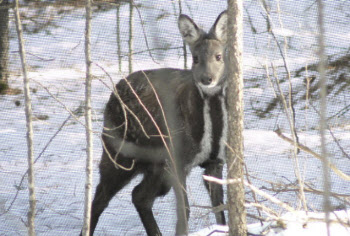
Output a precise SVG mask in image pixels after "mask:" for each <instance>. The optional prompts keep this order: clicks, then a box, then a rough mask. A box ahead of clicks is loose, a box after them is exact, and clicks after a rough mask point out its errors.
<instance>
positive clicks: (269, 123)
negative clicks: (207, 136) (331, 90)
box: [0, 0, 350, 236]
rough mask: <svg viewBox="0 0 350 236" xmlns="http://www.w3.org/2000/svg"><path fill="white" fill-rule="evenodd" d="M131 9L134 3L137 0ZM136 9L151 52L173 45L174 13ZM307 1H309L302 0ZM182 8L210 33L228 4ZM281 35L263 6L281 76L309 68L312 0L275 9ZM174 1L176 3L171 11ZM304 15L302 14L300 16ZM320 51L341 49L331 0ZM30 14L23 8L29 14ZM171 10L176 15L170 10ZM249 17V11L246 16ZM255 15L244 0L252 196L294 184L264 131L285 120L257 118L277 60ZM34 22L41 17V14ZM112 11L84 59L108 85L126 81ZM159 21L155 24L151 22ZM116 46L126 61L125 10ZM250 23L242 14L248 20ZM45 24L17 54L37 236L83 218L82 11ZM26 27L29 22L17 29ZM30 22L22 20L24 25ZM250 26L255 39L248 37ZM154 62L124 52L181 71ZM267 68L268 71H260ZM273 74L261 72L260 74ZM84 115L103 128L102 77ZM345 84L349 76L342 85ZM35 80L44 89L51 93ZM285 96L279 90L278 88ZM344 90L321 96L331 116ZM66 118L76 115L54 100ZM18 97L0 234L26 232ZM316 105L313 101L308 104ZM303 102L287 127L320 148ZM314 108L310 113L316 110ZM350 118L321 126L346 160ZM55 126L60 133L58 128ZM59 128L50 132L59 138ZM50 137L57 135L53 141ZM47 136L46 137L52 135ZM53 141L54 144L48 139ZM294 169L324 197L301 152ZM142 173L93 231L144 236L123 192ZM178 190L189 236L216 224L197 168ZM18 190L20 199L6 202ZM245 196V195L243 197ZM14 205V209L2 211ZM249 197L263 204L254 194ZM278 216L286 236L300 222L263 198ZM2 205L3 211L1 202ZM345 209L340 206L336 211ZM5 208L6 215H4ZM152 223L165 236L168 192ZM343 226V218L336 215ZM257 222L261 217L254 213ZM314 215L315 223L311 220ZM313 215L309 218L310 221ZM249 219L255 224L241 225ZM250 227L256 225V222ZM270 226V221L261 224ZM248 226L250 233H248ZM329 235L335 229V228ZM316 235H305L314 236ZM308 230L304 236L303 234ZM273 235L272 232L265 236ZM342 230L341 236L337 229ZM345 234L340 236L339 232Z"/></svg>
mask: <svg viewBox="0 0 350 236" xmlns="http://www.w3.org/2000/svg"><path fill="white" fill-rule="evenodd" d="M138 2H141V1H138ZM142 2H143V4H144V5H146V6H147V7H143V8H141V9H140V11H141V14H142V19H143V21H144V22H145V24H144V29H145V32H146V36H147V38H148V41H149V44H150V48H155V47H157V48H158V47H171V48H177V47H181V45H182V41H181V39H180V35H179V33H178V30H177V26H176V17H175V16H174V15H172V14H173V12H174V10H173V5H172V4H170V3H169V1H165V0H162V1H157V2H153V1H149V2H147V3H146V2H144V1H142ZM312 2H313V1H312ZM184 3H185V4H183V5H184V12H185V13H186V14H188V15H190V16H191V17H193V18H194V19H195V21H196V22H197V23H199V24H200V25H201V26H203V27H204V28H205V29H208V28H209V27H210V26H211V25H212V24H213V22H214V20H215V19H216V17H217V15H218V14H219V13H220V12H221V11H222V10H224V9H225V8H226V4H225V1H184ZM280 3H281V10H282V13H283V14H282V21H283V23H284V25H283V27H282V26H281V25H280V24H279V22H278V15H277V14H276V13H275V12H276V9H277V8H276V1H269V4H270V7H271V9H272V13H271V14H272V18H273V20H274V21H273V22H274V26H273V27H274V29H275V31H274V32H275V34H276V35H277V36H278V38H279V39H280V40H281V43H283V42H282V39H283V38H282V36H286V37H287V39H288V43H289V44H288V46H289V49H288V62H289V64H290V68H291V70H297V69H299V68H300V67H303V66H306V65H309V64H312V63H314V62H315V61H316V57H315V50H316V48H317V47H316V46H317V45H316V41H315V31H316V29H317V27H316V25H315V22H316V18H315V16H316V8H315V7H316V6H315V4H313V3H311V1H307V0H304V1H298V4H296V2H295V1H289V0H284V1H280ZM176 7H177V5H176V6H175V8H176ZM305 9H308V10H305ZM325 10H326V32H327V45H328V46H327V53H328V54H329V55H336V57H337V56H339V57H340V56H341V55H344V54H345V53H346V51H347V50H348V48H349V39H350V28H349V27H348V26H349V23H350V22H349V21H350V17H349V16H347V14H348V12H349V10H350V3H349V1H334V2H328V1H327V4H326V9H325ZM27 12H29V13H30V11H27ZM177 12H178V10H177ZM248 13H249V14H248ZM262 13H264V11H263V9H262V8H261V6H260V4H259V3H257V1H245V19H244V20H245V36H244V44H245V45H244V47H245V48H244V50H245V52H244V69H245V72H244V73H245V87H246V90H245V94H244V96H245V98H244V99H245V127H246V129H245V131H244V138H245V158H246V164H247V168H248V172H249V174H250V176H251V181H252V183H253V184H254V185H255V186H257V187H259V188H262V189H265V190H266V189H269V188H272V187H276V185H272V184H270V183H278V184H280V185H282V184H285V185H293V184H295V183H296V177H295V173H294V167H295V161H294V159H293V158H292V147H291V146H290V145H289V144H287V143H286V142H285V141H283V140H281V139H280V138H279V137H278V136H277V135H276V134H275V133H274V132H273V130H274V129H275V128H277V126H278V127H280V128H281V129H282V130H283V131H284V133H285V134H286V135H288V134H289V128H288V122H287V120H286V118H285V115H284V114H283V112H282V111H281V110H280V109H274V110H272V111H271V112H270V113H269V114H267V116H266V117H264V118H261V117H259V116H258V115H257V114H258V113H257V112H256V111H257V110H259V109H263V108H264V107H265V106H266V105H267V104H268V103H269V102H270V101H271V100H272V99H273V97H274V95H273V91H272V88H271V86H270V85H269V82H268V80H267V79H266V73H265V69H264V65H265V63H268V65H270V64H271V62H273V63H274V64H275V65H276V66H277V69H278V73H279V76H280V79H282V78H283V77H284V76H285V72H284V69H283V68H281V67H280V65H281V64H282V59H281V56H280V54H279V52H278V50H277V48H276V45H275V42H274V41H273V39H272V37H271V36H269V35H268V34H267V33H266V20H265V19H264V17H263V14H262ZM43 14H44V13H43ZM115 14H116V13H115V10H108V11H100V12H95V13H94V18H93V35H92V42H93V43H92V53H93V61H94V62H95V63H97V64H99V65H101V66H102V67H103V68H105V69H106V70H107V71H108V73H110V75H111V76H112V78H113V80H114V83H116V82H117V81H118V80H119V79H120V78H122V76H124V75H126V74H127V57H123V72H122V73H119V72H118V69H117V68H118V61H117V49H116V48H117V47H116V35H115ZM162 14H164V15H165V16H166V17H165V18H163V19H162V20H157V21H156V20H155V17H157V16H161V15H162ZM121 15H122V16H123V18H122V21H121V24H122V26H121V29H122V34H121V38H122V48H123V52H124V54H126V53H127V50H126V48H127V38H128V26H127V24H128V20H127V19H128V8H127V7H126V6H123V7H122V8H121ZM248 15H249V16H248ZM56 17H57V18H54V19H53V21H54V23H56V25H57V26H58V27H49V28H48V29H47V30H46V31H42V32H40V33H36V34H26V35H25V39H26V50H27V52H28V56H27V57H28V63H29V66H30V68H29V77H30V78H31V79H32V82H31V88H32V100H33V101H32V102H33V112H34V116H35V117H36V119H35V121H34V135H35V136H34V144H35V156H36V157H38V156H39V155H40V154H41V152H42V151H43V149H44V148H45V146H46V145H47V144H48V142H50V145H49V146H48V147H47V148H46V149H45V152H43V153H42V154H41V156H40V158H39V159H38V161H37V162H36V164H35V172H36V175H35V181H36V197H37V201H38V202H37V215H36V230H37V234H38V235H77V234H78V232H80V229H81V227H82V222H83V219H82V217H83V201H84V181H85V173H84V171H85V170H84V169H85V156H86V153H85V145H86V144H85V129H84V127H83V126H82V125H81V124H80V123H79V122H84V117H83V108H82V106H83V101H84V77H85V65H84V63H85V62H84V38H83V32H84V24H85V19H84V9H78V10H72V11H71V12H67V13H66V14H65V15H63V16H62V15H57V16H56ZM135 21H136V22H135V40H134V42H135V46H134V48H135V52H140V51H144V50H146V45H145V38H144V35H143V33H142V32H143V30H142V27H141V24H140V22H141V20H140V18H139V17H138V15H137V14H136V13H135ZM27 23H28V22H27ZM29 23H30V22H29ZM11 25H12V29H11V46H10V47H11V49H10V51H11V55H10V57H11V61H10V66H11V77H10V84H11V86H13V87H16V88H21V87H22V82H21V80H22V77H21V71H20V64H19V57H18V54H17V51H18V46H17V41H16V37H15V30H14V27H13V22H12V24H11ZM253 28H255V29H256V30H257V33H253ZM152 52H153V53H154V54H153V56H154V60H152V59H151V58H150V56H149V53H148V52H145V53H139V54H135V55H134V70H138V69H150V68H159V67H176V68H182V67H183V57H182V56H180V55H181V49H172V50H168V51H166V52H165V53H164V52H163V51H152ZM270 70H272V69H270ZM270 73H271V71H270ZM93 74H94V76H95V78H96V79H95V80H94V81H93V85H92V86H93V108H94V109H93V110H94V113H93V116H94V122H93V123H94V124H93V125H94V130H96V132H100V131H101V130H102V127H101V125H102V111H103V109H104V104H105V103H106V101H107V99H108V97H109V95H110V89H109V88H108V87H106V86H105V85H104V84H103V83H102V82H101V81H100V80H103V81H104V82H106V83H107V84H109V85H110V86H112V83H111V82H110V81H109V78H108V77H107V76H106V75H105V74H104V72H103V71H102V70H101V69H99V68H98V67H97V66H96V65H94V66H93ZM303 78H304V77H302V76H299V77H295V78H294V77H293V84H294V86H295V89H296V91H302V90H303V89H304V90H305V85H304V84H303ZM347 78H348V79H349V77H347ZM36 81H38V82H40V83H42V84H43V85H44V86H45V87H46V88H47V89H48V90H49V91H50V93H51V94H49V93H48V92H47V90H46V89H44V88H43V87H42V86H40V85H39V84H38V83H36ZM281 86H282V87H283V88H287V83H282V84H281ZM349 94H350V93H349V89H345V90H343V91H341V92H339V93H338V94H333V95H334V96H332V97H331V98H330V99H329V107H328V109H329V117H332V116H333V115H334V114H337V113H338V112H339V111H340V110H341V109H343V108H344V107H346V106H348V105H349V101H350V95H349ZM53 97H55V98H57V99H59V101H60V102H61V103H62V104H64V105H65V106H66V107H67V108H68V109H70V110H72V111H74V114H75V115H76V118H77V119H78V120H79V121H77V120H75V119H74V118H72V117H70V118H69V119H68V121H66V120H67V118H68V117H69V113H68V112H67V111H66V109H65V108H64V107H63V106H62V104H61V103H59V102H57V100H56V99H54V98H53ZM23 101H24V98H23V94H19V95H6V96H2V95H1V96H0V235H26V225H25V222H26V214H27V210H28V191H27V183H26V181H27V180H26V178H25V180H24V182H23V185H21V186H20V185H19V184H20V180H21V178H22V176H23V175H24V174H25V171H26V168H27V159H26V155H27V152H26V140H25V133H26V130H25V116H24V109H23V106H24V105H23ZM315 105H316V104H315ZM304 107H305V106H304V105H303V104H300V103H298V104H297V106H296V120H297V127H298V133H299V138H300V142H301V143H302V144H304V145H306V146H308V147H310V148H311V149H313V150H315V151H319V150H320V142H319V134H318V117H317V114H316V112H314V111H313V110H312V108H309V109H305V108H304ZM316 107H317V105H316ZM349 120H350V112H345V113H344V114H343V115H342V116H339V117H337V116H336V117H335V118H333V119H331V120H330V124H331V126H332V131H333V133H334V136H335V137H336V138H337V141H338V142H339V144H340V145H341V147H342V148H343V149H344V150H345V152H347V154H348V155H349V153H350V132H349V130H350V123H349ZM64 122H66V123H65V125H64V127H62V128H61V125H62V124H63V123H64ZM57 132H58V133H57ZM55 133H57V135H55ZM54 135H55V136H54ZM51 139H52V140H51ZM327 140H328V144H327V148H328V150H329V153H330V158H331V160H332V162H333V163H334V164H335V165H336V166H337V167H338V168H339V169H341V170H342V171H343V172H345V173H346V174H348V175H350V168H349V167H350V160H349V159H347V158H346V157H345V155H344V154H342V152H341V150H340V149H339V147H338V146H337V145H336V143H335V142H334V140H333V139H332V137H331V135H330V134H327ZM94 153H95V159H94V185H96V184H97V182H98V170H97V166H98V162H99V157H100V153H101V145H100V141H99V135H96V136H95V137H94ZM298 157H299V166H300V170H301V174H302V177H303V179H304V180H305V181H306V182H307V183H308V184H309V185H310V186H311V187H313V188H314V189H318V190H321V189H322V177H321V176H322V174H321V173H322V168H321V163H320V161H318V160H317V159H315V158H314V157H312V156H311V155H309V154H305V153H301V154H300V155H298ZM331 178H332V192H334V193H339V194H349V192H350V188H349V183H348V182H346V181H344V180H342V179H341V178H339V177H338V176H337V175H335V174H334V173H331ZM138 181H140V177H139V178H138V179H136V180H135V181H133V182H132V183H131V184H129V185H128V186H127V187H126V188H125V189H123V190H122V191H121V192H120V193H119V194H118V195H117V196H116V197H115V198H114V199H113V200H112V201H111V203H110V205H109V207H108V208H107V209H106V211H105V212H104V214H103V215H102V217H101V219H100V222H99V225H98V228H97V230H96V235H143V234H144V233H143V232H144V230H143V226H142V225H141V222H140V220H139V218H138V215H137V212H136V210H135V209H134V207H133V205H132V203H131V198H130V193H131V191H132V189H133V186H135V184H136V183H137V182H138ZM188 183H189V184H188V192H189V200H190V204H191V216H190V222H189V226H190V231H191V232H197V231H199V230H200V229H203V228H206V227H208V226H210V225H213V224H215V220H214V217H213V215H212V214H211V213H210V210H209V209H207V208H205V207H206V206H209V205H210V203H209V198H208V197H207V194H203V193H205V188H204V185H203V183H202V176H201V170H200V168H196V169H194V170H193V171H192V173H191V175H190V176H189V179H188ZM17 190H18V196H17V197H16V198H15V195H16V193H17ZM276 197H277V198H279V199H280V200H282V201H284V202H286V203H288V204H290V205H291V206H293V207H295V208H296V209H298V210H300V209H301V207H300V203H299V200H298V194H297V192H295V191H294V192H293V191H285V192H283V191H282V192H280V193H278V194H277V195H276ZM247 198H248V200H250V201H251V200H252V196H251V193H250V192H249V193H247ZM13 199H15V201H14V202H13V204H12V201H13ZM306 199H307V204H308V208H309V209H310V210H315V211H321V210H322V197H321V196H319V195H316V194H311V193H306ZM258 200H263V199H262V198H259V199H258ZM264 203H265V204H266V205H268V206H269V207H271V208H273V209H274V210H275V211H276V212H278V213H280V214H281V215H282V218H283V217H286V218H289V219H291V218H293V217H294V218H295V219H296V222H297V223H298V224H293V223H291V224H290V225H289V223H288V224H287V229H288V228H292V229H293V230H294V229H295V227H299V228H300V225H302V223H300V222H303V220H300V219H301V218H303V217H304V216H303V215H302V213H298V214H295V215H292V217H291V215H290V213H286V214H284V212H283V211H282V209H281V208H279V207H278V206H275V205H273V204H271V203H269V202H264ZM332 203H333V204H334V207H335V209H338V208H340V209H344V206H345V208H347V206H346V204H345V203H344V202H342V201H341V200H336V199H335V198H333V199H332ZM11 204H12V205H11ZM344 204H345V205H344ZM10 206H11V209H10V211H9V212H7V213H5V214H3V213H4V212H5V211H6V209H8V208H9V207H10ZM248 212H249V213H250V214H255V215H256V214H257V212H256V210H255V209H252V208H248ZM154 213H155V217H156V219H157V221H158V223H159V226H160V228H161V230H162V232H163V233H164V235H174V225H175V220H176V217H175V209H174V196H173V193H172V192H171V193H169V194H168V195H167V196H166V197H164V198H161V199H159V200H157V202H156V203H155V206H154ZM340 213H341V214H343V215H342V217H344V218H345V219H347V222H349V215H348V212H347V211H341V212H340ZM263 216H264V217H266V215H263ZM315 217H316V216H315ZM317 217H318V215H317ZM249 223H252V224H253V223H255V224H256V220H253V219H250V220H249ZM258 224H260V223H258ZM315 224H316V223H314V222H310V223H309V224H308V227H306V229H307V230H311V231H312V233H309V231H306V232H307V233H304V234H302V233H299V232H301V231H298V234H299V235H322V234H321V233H319V232H318V231H316V230H320V231H321V232H324V231H323V230H322V228H323V226H322V227H321V226H319V225H316V226H314V225H315ZM267 226H268V225H264V227H267ZM269 226H273V225H269ZM251 227H254V225H251ZM335 227H338V226H335ZM270 228H271V229H272V230H270V231H269V234H268V235H296V233H295V232H296V231H291V232H292V233H290V231H288V232H287V231H285V233H284V234H283V233H282V232H279V231H278V230H277V229H275V228H274V227H270ZM340 228H341V230H342V232H343V231H344V232H345V233H343V234H340V233H339V234H338V231H337V233H335V234H334V235H336V236H338V235H350V233H349V229H345V227H343V226H341V227H340ZM314 230H315V231H314ZM311 231H310V232H311ZM274 232H275V233H274ZM339 232H340V231H339ZM346 233H349V234H346Z"/></svg>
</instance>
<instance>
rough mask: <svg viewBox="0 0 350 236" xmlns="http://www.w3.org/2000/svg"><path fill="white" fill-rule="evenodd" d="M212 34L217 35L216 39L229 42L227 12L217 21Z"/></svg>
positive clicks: (211, 31)
mask: <svg viewBox="0 0 350 236" xmlns="http://www.w3.org/2000/svg"><path fill="white" fill-rule="evenodd" d="M210 33H211V34H213V35H215V38H216V39H218V40H219V41H221V42H222V43H226V41H227V11H223V12H221V14H220V15H219V16H218V18H217V19H216V21H215V23H214V25H213V27H212V28H211V30H210Z"/></svg>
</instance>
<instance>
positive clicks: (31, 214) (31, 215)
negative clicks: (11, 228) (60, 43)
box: [14, 0, 36, 236]
mask: <svg viewBox="0 0 350 236" xmlns="http://www.w3.org/2000/svg"><path fill="white" fill-rule="evenodd" d="M14 12H15V19H16V30H17V35H18V44H19V54H20V57H21V64H22V70H23V90H24V100H25V114H26V126H27V147H28V148H27V149H28V157H27V160H28V188H29V211H28V235H29V236H35V224H34V219H35V213H36V199H35V181H34V147H33V125H32V102H31V97H30V89H29V79H28V76H27V62H26V54H25V50H24V40H23V31H22V23H21V18H20V16H19V9H18V0H16V1H15V10H14Z"/></svg>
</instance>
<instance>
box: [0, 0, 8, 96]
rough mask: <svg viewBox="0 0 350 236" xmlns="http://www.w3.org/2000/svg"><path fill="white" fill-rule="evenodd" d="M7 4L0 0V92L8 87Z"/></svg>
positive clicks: (6, 1) (5, 1)
mask: <svg viewBox="0 0 350 236" xmlns="http://www.w3.org/2000/svg"><path fill="white" fill-rule="evenodd" d="M8 58H9V4H8V0H2V1H0V94H1V93H2V92H4V91H5V90H6V89H7V88H8V76H9V73H8Z"/></svg>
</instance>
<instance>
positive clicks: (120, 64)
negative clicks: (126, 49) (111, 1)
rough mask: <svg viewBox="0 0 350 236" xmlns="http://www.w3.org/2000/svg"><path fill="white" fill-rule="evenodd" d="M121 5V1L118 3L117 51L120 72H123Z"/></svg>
mask: <svg viewBox="0 0 350 236" xmlns="http://www.w3.org/2000/svg"><path fill="white" fill-rule="evenodd" d="M120 5H121V3H117V16H116V17H117V48H118V49H117V50H118V51H117V53H118V68H119V72H122V49H121V44H120Z"/></svg>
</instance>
